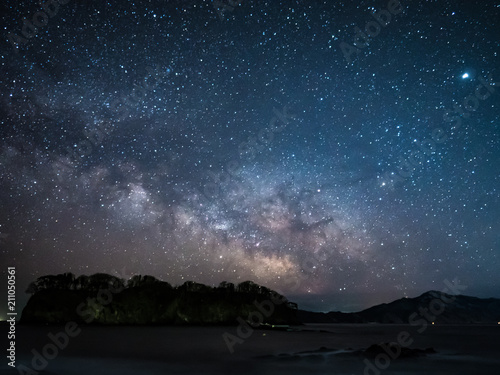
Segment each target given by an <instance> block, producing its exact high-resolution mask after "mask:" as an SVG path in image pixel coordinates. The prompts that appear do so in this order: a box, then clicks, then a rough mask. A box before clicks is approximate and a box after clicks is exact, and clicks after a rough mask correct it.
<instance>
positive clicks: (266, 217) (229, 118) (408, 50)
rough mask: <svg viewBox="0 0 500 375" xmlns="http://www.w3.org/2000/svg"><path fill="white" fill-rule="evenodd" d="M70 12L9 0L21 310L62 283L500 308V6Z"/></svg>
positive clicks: (220, 5)
mask: <svg viewBox="0 0 500 375" xmlns="http://www.w3.org/2000/svg"><path fill="white" fill-rule="evenodd" d="M60 2H61V3H55V2H54V1H53V2H50V1H49V2H48V4H49V5H47V6H46V8H45V11H43V10H41V8H40V6H39V5H37V3H38V2H36V1H19V0H4V1H2V5H1V12H2V17H1V26H2V35H3V40H2V43H1V45H0V58H1V60H0V82H1V83H0V121H1V127H0V182H1V185H0V202H1V211H0V249H1V252H0V264H1V265H2V270H1V272H2V275H3V278H4V280H6V270H7V266H16V268H17V277H18V279H17V285H18V300H19V301H20V302H22V301H25V300H26V299H27V297H28V296H27V295H24V293H22V292H23V291H24V290H25V289H26V287H27V285H28V283H29V282H30V281H32V280H34V279H36V278H37V277H39V276H42V275H45V274H56V273H62V272H73V273H74V274H76V275H80V274H87V275H88V274H92V273H96V272H105V273H111V274H115V275H119V276H121V277H130V276H132V275H134V274H150V275H154V276H156V277H158V278H160V279H162V280H165V281H168V282H170V283H172V284H181V283H183V282H184V281H187V280H193V281H197V282H201V283H205V284H210V285H217V284H219V283H220V282H221V281H223V280H227V281H230V282H234V283H238V282H242V281H245V280H253V281H255V282H257V283H259V284H263V285H266V286H268V287H270V288H272V289H275V290H278V291H280V292H281V293H283V294H285V295H287V296H288V297H289V298H290V299H292V300H294V301H296V302H298V303H299V307H301V308H308V309H314V310H321V311H328V310H343V311H355V310H359V309H362V308H366V307H369V306H371V305H373V304H377V303H382V302H388V301H391V300H393V299H396V298H400V297H403V296H410V297H414V296H417V295H419V294H421V293H423V292H425V291H427V290H430V289H435V290H443V289H444V288H445V287H446V284H445V280H452V279H454V278H458V279H459V280H460V282H461V284H463V285H466V286H467V287H468V289H467V290H466V292H465V294H469V295H475V296H479V297H500V272H499V269H500V255H499V253H500V198H499V194H500V185H499V184H500V172H499V165H500V70H499V67H500V64H499V63H500V27H499V20H500V2H499V1H497V0H495V1H493V0H487V1H481V2H472V1H466V0H462V1H452V0H449V1H443V0H436V1H411V2H410V1H403V2H401V5H400V6H398V4H397V3H396V2H395V1H385V0H384V1H333V0H329V1H326V0H325V1H284V0H283V1H251V0H243V1H232V2H230V1H228V0H222V2H212V1H210V0H196V1H191V0H189V1H173V0H171V1H168V0H165V1H156V0H154V1H135V2H134V1H115V2H108V1H85V2H83V1H76V0H70V1H68V0H60ZM64 3H65V4H64ZM237 3H240V4H239V5H238V4H237ZM475 3H477V4H475ZM230 4H233V5H230ZM388 9H389V10H388ZM374 10H375V12H376V13H375V16H374V15H372V14H371V12H373V11H374ZM39 11H41V12H42V13H36V12H39ZM43 12H45V13H43ZM35 13H36V15H35ZM44 14H45V16H44ZM377 18H378V19H379V23H377V21H376V19H377ZM23 20H25V21H24V24H23ZM380 23H381V24H382V25H380ZM365 26H366V28H365ZM367 33H368V34H370V35H371V37H370V36H369V35H367ZM4 285H6V284H4ZM21 294H23V295H21ZM5 296H6V294H5ZM2 306H3V305H2ZM2 308H3V307H2Z"/></svg>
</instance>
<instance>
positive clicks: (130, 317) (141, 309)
mask: <svg viewBox="0 0 500 375" xmlns="http://www.w3.org/2000/svg"><path fill="white" fill-rule="evenodd" d="M26 292H27V293H30V294H31V297H30V299H29V301H28V303H27V305H26V307H25V308H24V309H23V312H22V316H21V323H26V324H47V323H48V324H59V323H64V322H69V321H74V322H78V323H81V324H105V325H154V324H159V325H236V324H241V323H242V322H248V323H250V324H251V325H252V326H253V327H261V328H272V327H275V328H283V327H285V326H288V325H297V324H303V323H382V324H383V323H386V324H387V323H388V324H411V325H413V326H420V327H426V326H427V325H430V324H491V323H494V324H497V323H498V322H500V299H496V298H488V299H484V298H477V297H472V296H465V295H461V294H448V293H444V292H438V291H429V292H426V293H423V294H422V295H420V296H418V297H415V298H401V299H398V300H396V301H393V302H391V303H387V304H385V303H384V304H380V305H376V306H373V307H370V308H368V309H365V310H362V311H359V312H353V313H344V312H338V311H332V312H328V313H320V312H312V311H305V310H299V309H298V306H297V304H296V303H294V302H290V301H289V300H288V299H287V298H286V297H285V296H283V295H281V294H279V293H278V292H276V291H274V290H272V289H270V288H267V287H265V286H262V285H258V284H256V283H254V282H252V281H244V282H241V283H239V284H236V285H235V284H233V283H230V282H226V281H223V282H221V283H220V284H219V285H218V286H215V287H213V286H207V285H204V284H200V283H197V282H194V281H186V282H185V283H183V284H182V285H178V286H172V285H171V284H170V283H168V282H166V281H161V280H159V279H157V278H155V277H153V276H149V275H146V276H142V275H135V276H133V277H132V278H131V279H129V280H127V281H125V280H123V279H121V278H118V277H116V276H113V275H108V274H105V273H97V274H94V275H90V276H86V275H82V276H78V277H76V276H75V275H73V274H72V273H63V274H59V275H46V276H41V277H39V278H38V279H36V280H35V281H33V282H32V283H31V284H30V285H29V287H28V289H27V290H26Z"/></svg>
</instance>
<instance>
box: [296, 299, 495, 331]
mask: <svg viewBox="0 0 500 375" xmlns="http://www.w3.org/2000/svg"><path fill="white" fill-rule="evenodd" d="M297 317H298V319H299V320H300V321H301V322H303V323H396V324H408V323H413V324H415V325H418V324H419V321H420V320H422V319H425V320H427V321H428V322H435V323H440V324H468V323H495V324H496V323H497V322H500V299H497V298H487V299H483V298H477V297H470V296H464V295H450V294H446V293H442V292H437V291H429V292H426V293H424V294H422V295H421V296H419V297H416V298H401V299H398V300H396V301H393V302H391V303H383V304H381V305H377V306H373V307H370V308H369V309H366V310H363V311H360V312H355V313H342V312H337V311H332V312H329V313H317V312H311V311H304V310H299V311H298V313H297Z"/></svg>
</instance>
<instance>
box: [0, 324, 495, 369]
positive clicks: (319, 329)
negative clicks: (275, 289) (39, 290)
mask: <svg viewBox="0 0 500 375" xmlns="http://www.w3.org/2000/svg"><path fill="white" fill-rule="evenodd" d="M81 328H82V329H81V333H79V334H78V335H77V336H76V337H74V338H70V340H69V341H68V345H67V347H66V348H65V349H64V350H59V353H58V354H57V356H56V357H55V358H54V359H52V360H50V361H48V365H47V366H46V368H45V369H44V370H43V371H37V372H38V373H39V374H61V375H63V374H64V375H80V374H82V375H83V374H95V375H99V374H122V375H128V374H226V373H227V374H259V375H263V374H273V375H280V374H363V373H365V374H372V375H374V374H377V372H376V371H379V373H380V374H454V375H456V374H495V375H497V374H499V373H500V325H498V326H497V325H495V326H437V325H436V326H429V327H428V328H427V329H426V330H425V331H424V332H422V333H419V332H417V331H416V329H415V328H414V327H410V326H404V325H378V324H377V325H358V324H356V325H345V324H342V325H306V326H302V327H296V328H297V331H293V332H278V331H261V330H256V331H254V332H253V333H252V334H251V336H250V337H249V338H247V339H245V340H244V342H243V343H241V344H236V345H235V346H234V353H233V354H231V353H230V352H229V350H228V347H227V345H226V343H225V342H224V340H223V334H224V333H225V332H227V333H230V334H233V335H236V327H81ZM62 329H63V328H62V327H59V326H50V327H49V326H44V327H33V326H21V325H19V326H18V327H17V339H16V347H17V364H18V365H19V364H24V365H25V366H27V367H29V368H32V365H31V361H32V357H33V354H32V352H31V351H32V349H35V350H37V351H38V352H42V350H43V348H44V346H46V344H47V343H50V342H51V341H50V340H49V338H48V337H47V334H48V333H49V332H52V333H54V334H55V333H57V332H60V331H61V330H62ZM401 331H407V332H408V333H409V335H410V337H411V339H412V340H413V341H414V342H413V344H412V345H411V347H412V348H422V349H423V348H428V347H432V348H434V349H435V350H436V352H437V353H436V354H432V355H429V356H426V357H421V358H414V359H401V358H399V359H398V358H397V359H395V360H391V361H390V363H389V365H388V367H387V368H385V369H375V370H374V369H373V368H372V369H367V366H366V363H365V362H364V357H363V356H359V355H352V354H349V353H350V352H351V351H354V350H357V349H365V348H367V347H369V346H370V345H372V344H376V343H380V342H391V341H397V337H398V334H399V333H400V332H401ZM320 347H326V348H328V350H326V349H324V350H323V352H320V353H318V352H316V353H314V351H315V350H317V349H319V348H320ZM299 352H306V353H301V354H298V355H295V356H293V355H292V356H289V355H287V354H295V353H299ZM307 352H312V353H307ZM346 353H347V354H346ZM6 361H7V360H6V359H4V360H3V363H2V366H1V370H0V373H1V374H14V373H18V371H15V370H13V369H12V368H9V367H8V366H6Z"/></svg>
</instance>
